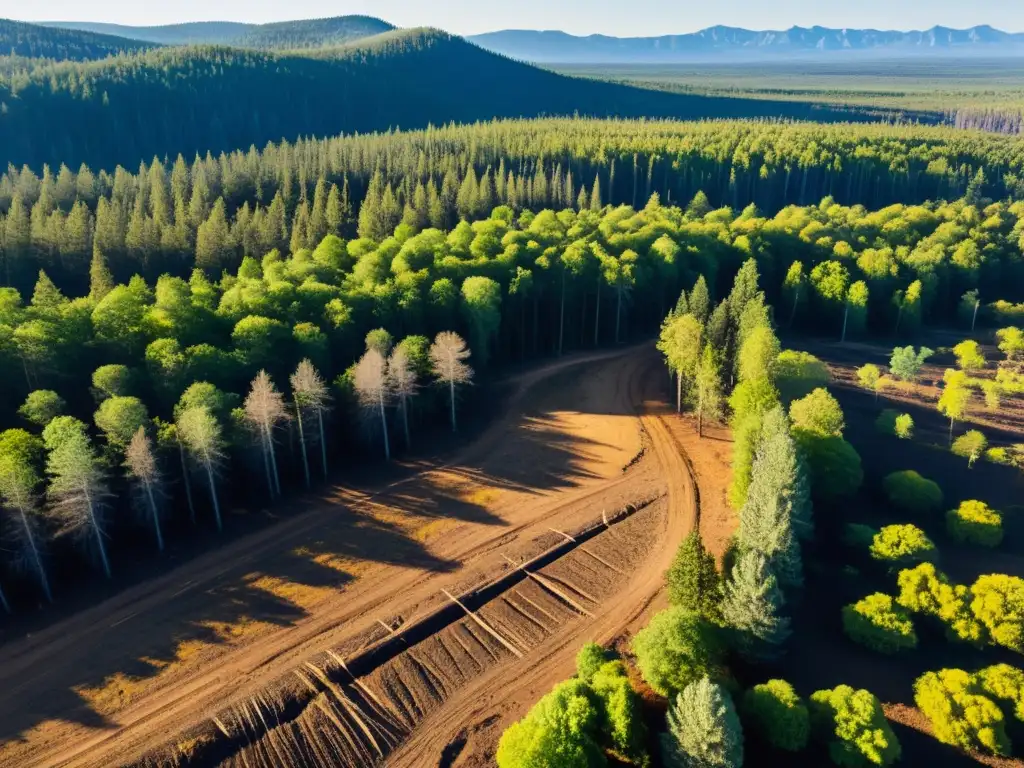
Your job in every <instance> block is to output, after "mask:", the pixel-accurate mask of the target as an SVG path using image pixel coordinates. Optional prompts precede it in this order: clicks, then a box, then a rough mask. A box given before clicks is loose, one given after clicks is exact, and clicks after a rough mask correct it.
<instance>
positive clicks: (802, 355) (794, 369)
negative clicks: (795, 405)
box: [775, 349, 832, 403]
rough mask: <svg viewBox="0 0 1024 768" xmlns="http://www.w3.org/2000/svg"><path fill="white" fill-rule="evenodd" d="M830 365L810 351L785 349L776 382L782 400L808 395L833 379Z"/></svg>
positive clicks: (780, 355) (781, 355) (791, 400)
mask: <svg viewBox="0 0 1024 768" xmlns="http://www.w3.org/2000/svg"><path fill="white" fill-rule="evenodd" d="M831 378H832V377H831V375H830V374H829V372H828V367H827V366H826V365H825V364H824V363H823V362H821V360H819V359H818V358H816V357H815V356H814V355H812V354H811V353H810V352H800V351H797V350H794V349H784V350H782V352H780V353H779V358H778V361H777V363H776V371H775V384H776V386H777V387H778V388H779V396H780V397H781V398H782V402H784V403H791V402H793V401H794V400H798V399H799V398H802V397H806V396H807V395H809V394H811V392H813V391H814V390H816V389H819V388H821V387H824V386H826V385H827V384H828V383H829V381H831Z"/></svg>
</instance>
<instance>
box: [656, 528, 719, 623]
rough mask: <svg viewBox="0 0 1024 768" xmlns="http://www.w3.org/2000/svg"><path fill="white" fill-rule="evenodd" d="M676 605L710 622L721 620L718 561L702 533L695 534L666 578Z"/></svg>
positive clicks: (681, 551) (685, 545) (670, 595)
mask: <svg viewBox="0 0 1024 768" xmlns="http://www.w3.org/2000/svg"><path fill="white" fill-rule="evenodd" d="M665 582H666V585H667V587H668V599H669V602H670V603H671V604H672V605H675V606H679V607H680V608H685V609H687V610H690V611H696V612H697V613H699V614H700V615H701V616H703V617H704V618H705V619H707V620H708V621H712V622H715V621H717V620H718V619H719V617H720V608H719V605H720V603H721V589H720V584H719V579H718V569H717V568H716V566H715V557H714V555H712V554H711V553H710V552H708V551H707V550H706V549H705V548H704V542H703V540H702V539H701V536H700V533H699V532H698V531H691V532H690V534H689V535H688V536H687V537H686V538H685V539H684V540H683V543H682V544H681V545H680V546H679V550H678V551H677V552H676V556H675V559H674V560H673V561H672V566H671V567H670V568H669V569H668V573H666V574H665Z"/></svg>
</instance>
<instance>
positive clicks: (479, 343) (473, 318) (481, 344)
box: [462, 276, 501, 368]
mask: <svg viewBox="0 0 1024 768" xmlns="http://www.w3.org/2000/svg"><path fill="white" fill-rule="evenodd" d="M462 301H463V307H464V308H465V312H466V317H467V320H468V322H469V326H470V328H471V329H472V333H471V334H470V336H471V341H470V347H471V348H472V349H473V351H474V352H473V354H474V357H475V358H476V359H477V360H478V361H479V362H478V364H479V366H480V367H481V368H484V367H486V366H487V361H488V360H489V359H490V354H491V353H490V350H491V345H492V343H493V339H494V338H495V337H496V336H497V333H498V327H499V326H500V324H501V286H500V285H498V283H496V282H495V281H494V280H491V279H490V278H487V277H480V276H475V277H470V278H467V279H466V281H465V282H464V283H463V284H462Z"/></svg>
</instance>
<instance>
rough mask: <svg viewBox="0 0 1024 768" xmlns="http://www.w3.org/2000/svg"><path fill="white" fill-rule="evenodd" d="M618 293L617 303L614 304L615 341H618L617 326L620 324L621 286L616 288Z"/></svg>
mask: <svg viewBox="0 0 1024 768" xmlns="http://www.w3.org/2000/svg"><path fill="white" fill-rule="evenodd" d="M616 293H617V294H618V299H617V303H616V305H615V343H616V344H618V343H619V327H620V326H621V325H622V288H621V287H619V288H618V289H616Z"/></svg>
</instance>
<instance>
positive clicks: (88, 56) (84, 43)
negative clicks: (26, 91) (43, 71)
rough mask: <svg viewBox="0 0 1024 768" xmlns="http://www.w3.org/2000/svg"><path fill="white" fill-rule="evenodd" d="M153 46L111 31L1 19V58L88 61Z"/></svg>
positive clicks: (144, 49)
mask: <svg viewBox="0 0 1024 768" xmlns="http://www.w3.org/2000/svg"><path fill="white" fill-rule="evenodd" d="M152 47H153V44H152V43H144V42H141V41H139V40H127V39H125V38H122V37H115V36H113V35H101V34H96V33H94V32H80V31H77V30H72V29H54V28H50V27H43V26H39V25H38V24H25V23H23V22H20V21H10V20H9V19H0V58H3V57H7V56H11V57H20V58H23V59H49V60H53V61H89V60H92V59H103V58H106V57H108V56H115V55H117V54H120V53H132V52H137V51H146V50H149V49H150V48H152ZM14 64H15V65H16V66H17V65H20V66H26V67H31V66H37V63H33V62H27V61H25V62H14Z"/></svg>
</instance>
